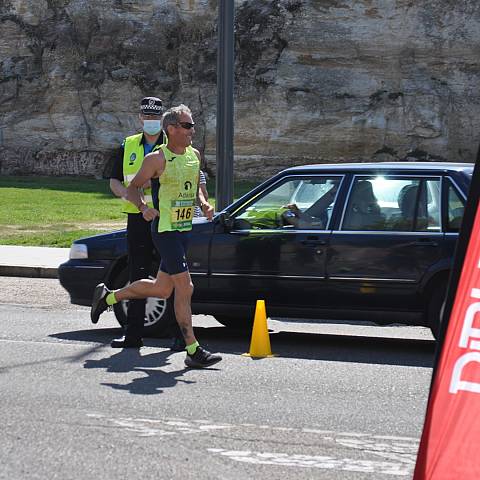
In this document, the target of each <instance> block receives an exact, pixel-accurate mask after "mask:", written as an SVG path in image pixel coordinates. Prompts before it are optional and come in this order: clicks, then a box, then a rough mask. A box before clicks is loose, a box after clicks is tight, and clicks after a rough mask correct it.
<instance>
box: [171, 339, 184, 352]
mask: <svg viewBox="0 0 480 480" xmlns="http://www.w3.org/2000/svg"><path fill="white" fill-rule="evenodd" d="M186 347H187V344H186V343H185V340H184V338H183V337H174V339H173V340H172V344H171V345H170V350H172V351H173V352H183V351H184V350H185V348H186Z"/></svg>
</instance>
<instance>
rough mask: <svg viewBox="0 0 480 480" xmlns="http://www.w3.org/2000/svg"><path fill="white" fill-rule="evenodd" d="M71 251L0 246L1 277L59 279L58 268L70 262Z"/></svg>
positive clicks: (65, 249)
mask: <svg viewBox="0 0 480 480" xmlns="http://www.w3.org/2000/svg"><path fill="white" fill-rule="evenodd" d="M69 250H70V249H69V248H48V247H17V246H14V245H0V276H4V277H32V278H58V271H57V269H58V266H59V265H60V264H61V263H63V262H66V261H67V260H68V253H69Z"/></svg>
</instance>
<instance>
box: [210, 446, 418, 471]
mask: <svg viewBox="0 0 480 480" xmlns="http://www.w3.org/2000/svg"><path fill="white" fill-rule="evenodd" d="M208 451H209V452H212V453H217V454H220V455H223V456H225V457H228V458H230V459H231V460H235V461H237V462H245V463H252V464H256V465H278V466H282V467H299V468H321V469H324V470H344V471H348V472H362V473H377V474H384V475H399V476H407V475H410V474H411V473H412V468H411V465H406V464H404V463H393V462H378V461H374V460H355V459H351V458H335V457H331V456H328V457H327V456H321V455H289V454H287V453H271V452H251V451H249V450H224V449H221V448H209V449H208Z"/></svg>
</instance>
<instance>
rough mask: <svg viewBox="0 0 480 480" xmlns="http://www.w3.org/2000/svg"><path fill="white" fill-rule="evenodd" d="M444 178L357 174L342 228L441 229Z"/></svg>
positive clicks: (375, 229)
mask: <svg viewBox="0 0 480 480" xmlns="http://www.w3.org/2000/svg"><path fill="white" fill-rule="evenodd" d="M440 212H441V209H440V179H439V178H420V177H393V176H391V177H389V176H385V177H384V176H377V177H360V176H358V177H355V179H354V182H353V184H352V188H351V190H350V195H349V198H348V201H347V206H346V209H345V214H344V217H343V222H342V230H356V231H361V230H367V231H391V230H394V231H433V232H437V231H440V228H441V223H440V218H441V216H440Z"/></svg>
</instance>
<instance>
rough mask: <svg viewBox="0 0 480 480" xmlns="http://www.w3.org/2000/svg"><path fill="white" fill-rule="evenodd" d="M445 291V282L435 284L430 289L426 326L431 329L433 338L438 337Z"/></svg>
mask: <svg viewBox="0 0 480 480" xmlns="http://www.w3.org/2000/svg"><path fill="white" fill-rule="evenodd" d="M446 293H447V285H446V284H445V283H440V284H436V285H435V287H434V288H433V289H432V293H431V296H430V300H429V303H428V310H427V314H428V326H429V327H430V330H431V331H432V334H433V336H434V337H435V340H437V339H438V335H439V333H440V318H441V316H442V313H443V309H444V308H445V295H446Z"/></svg>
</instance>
